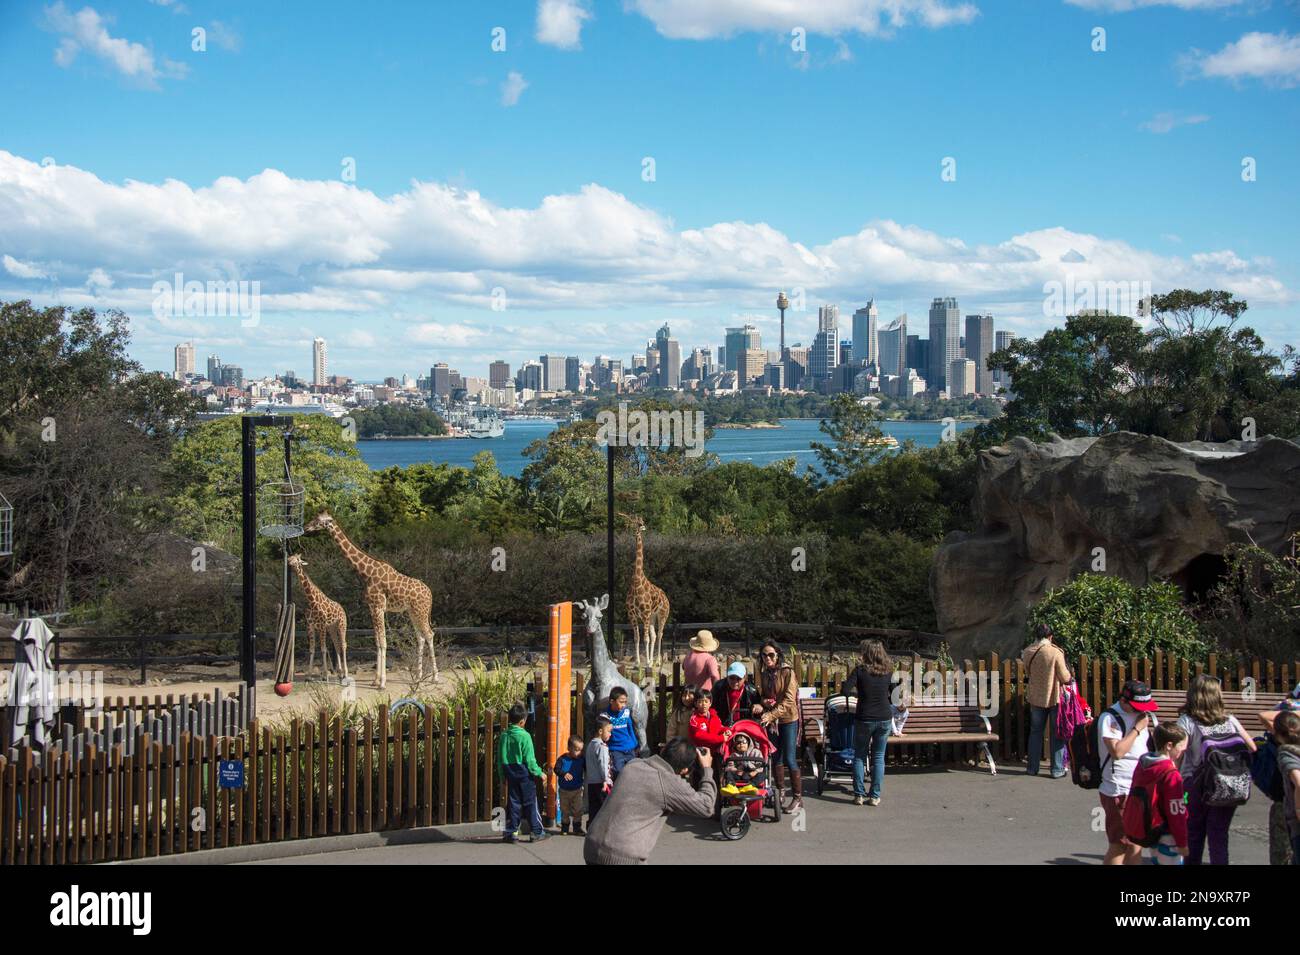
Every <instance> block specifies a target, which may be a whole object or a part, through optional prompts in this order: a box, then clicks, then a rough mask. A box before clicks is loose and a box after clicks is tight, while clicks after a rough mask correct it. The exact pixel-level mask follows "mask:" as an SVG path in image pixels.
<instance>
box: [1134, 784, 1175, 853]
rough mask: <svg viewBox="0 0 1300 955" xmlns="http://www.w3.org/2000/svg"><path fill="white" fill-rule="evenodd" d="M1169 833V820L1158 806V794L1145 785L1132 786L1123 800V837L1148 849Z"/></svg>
mask: <svg viewBox="0 0 1300 955" xmlns="http://www.w3.org/2000/svg"><path fill="white" fill-rule="evenodd" d="M1168 834H1169V821H1168V820H1167V819H1166V818H1165V816H1164V812H1163V811H1162V807H1161V806H1160V797H1159V794H1158V793H1156V792H1154V791H1153V790H1152V789H1149V788H1147V785H1145V784H1144V785H1141V786H1136V785H1135V786H1134V787H1133V788H1132V789H1130V790H1129V794H1128V799H1127V800H1125V802H1124V838H1126V839H1128V841H1129V842H1132V843H1134V844H1135V845H1139V846H1142V847H1143V848H1144V849H1149V848H1151V847H1152V846H1155V845H1158V844H1159V842H1160V837H1161V836H1166V835H1168Z"/></svg>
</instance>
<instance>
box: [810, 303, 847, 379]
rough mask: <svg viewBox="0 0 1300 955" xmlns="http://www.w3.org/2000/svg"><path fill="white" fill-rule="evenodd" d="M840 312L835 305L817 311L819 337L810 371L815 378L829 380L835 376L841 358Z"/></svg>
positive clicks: (813, 350)
mask: <svg viewBox="0 0 1300 955" xmlns="http://www.w3.org/2000/svg"><path fill="white" fill-rule="evenodd" d="M839 321H840V310H839V307H838V306H835V305H823V306H822V307H821V308H819V309H817V337H816V338H814V339H813V344H812V354H811V356H810V358H809V360H810V361H811V363H812V367H811V368H810V369H809V371H810V372H811V374H812V376H813V378H815V379H827V378H830V377H831V376H833V375H834V374H835V369H836V368H837V367H838V366H839V358H840V328H839Z"/></svg>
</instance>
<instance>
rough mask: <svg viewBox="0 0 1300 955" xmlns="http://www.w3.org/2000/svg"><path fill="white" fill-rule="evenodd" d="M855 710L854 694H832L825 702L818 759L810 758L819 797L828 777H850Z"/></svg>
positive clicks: (851, 772) (855, 700)
mask: <svg viewBox="0 0 1300 955" xmlns="http://www.w3.org/2000/svg"><path fill="white" fill-rule="evenodd" d="M857 709H858V700H857V697H852V696H842V695H841V696H832V697H831V698H830V699H828V700H827V701H826V729H825V736H824V738H823V740H822V752H821V760H820V762H818V761H816V760H814V761H813V769H814V771H815V772H816V773H817V795H819V796H820V795H821V794H822V793H823V792H825V791H826V782H827V780H828V779H829V778H830V777H831V776H837V777H841V778H842V777H845V776H847V777H848V778H850V779H852V778H853V724H854V719H855V714H856V713H857Z"/></svg>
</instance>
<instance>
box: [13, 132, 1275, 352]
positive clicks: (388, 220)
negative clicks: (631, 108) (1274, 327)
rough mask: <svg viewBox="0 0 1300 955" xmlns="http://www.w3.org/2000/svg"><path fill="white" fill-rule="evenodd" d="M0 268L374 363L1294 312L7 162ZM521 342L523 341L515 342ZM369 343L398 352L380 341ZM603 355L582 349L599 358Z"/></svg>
mask: <svg viewBox="0 0 1300 955" xmlns="http://www.w3.org/2000/svg"><path fill="white" fill-rule="evenodd" d="M1153 238H1155V237H1154V236H1153ZM0 249H11V250H14V251H18V250H21V256H22V259H21V261H20V260H19V259H18V258H15V257H14V256H13V255H6V256H4V257H3V258H2V259H0V262H3V265H4V268H5V271H6V272H7V273H8V275H9V276H11V277H12V282H11V284H16V285H19V286H20V287H21V284H22V281H23V280H32V279H37V278H39V277H41V276H46V275H60V274H62V275H76V276H86V275H88V274H91V273H95V275H96V281H95V282H94V283H91V284H74V285H63V286H62V287H58V288H55V289H52V290H48V289H47V290H43V292H44V293H45V294H49V295H54V296H57V300H59V301H62V302H63V303H65V304H76V303H79V302H82V303H87V304H94V305H95V306H96V307H116V308H121V309H123V310H124V311H126V312H128V314H133V315H136V316H137V317H139V318H140V319H141V320H142V322H143V323H146V324H147V323H148V322H149V321H150V317H149V316H150V303H151V302H152V300H153V295H152V293H151V287H152V285H153V282H154V281H156V280H161V281H166V282H168V283H172V282H173V276H174V274H175V273H176V272H182V273H183V275H184V280H185V281H190V280H198V281H209V280H216V279H220V280H229V279H242V280H251V281H258V282H260V287H261V313H262V321H263V324H264V326H265V327H267V328H271V327H273V326H274V325H275V324H276V322H277V321H279V322H283V321H284V320H285V318H286V317H287V316H291V315H296V316H312V315H317V316H331V315H332V316H335V318H333V319H331V320H332V321H338V322H342V321H346V322H347V323H348V324H349V326H351V325H357V326H360V327H362V328H364V329H365V330H366V331H370V332H372V333H376V339H377V341H378V344H377V345H376V346H375V350H376V351H377V352H383V353H385V354H391V353H392V352H393V345H392V342H393V341H394V340H397V341H401V340H406V341H408V342H409V343H411V344H414V345H421V344H427V345H431V346H438V345H447V346H452V345H455V346H457V347H464V346H476V347H485V348H486V347H500V346H499V345H498V344H496V343H500V342H508V343H509V344H510V346H511V347H520V346H519V343H520V342H523V341H525V340H526V338H527V337H531V338H533V339H537V340H543V341H544V340H546V339H547V337H548V336H549V337H550V340H551V341H552V343H553V345H554V347H560V346H561V345H562V344H563V343H565V342H570V341H571V340H572V339H573V336H575V335H576V334H577V333H576V331H575V329H577V328H578V327H579V326H580V325H583V324H584V323H602V322H608V323H609V324H608V335H609V336H610V339H615V340H617V341H618V343H619V344H620V346H621V344H622V338H623V337H624V336H626V335H627V334H628V333H627V331H626V328H625V327H624V324H623V323H621V322H620V321H617V320H614V319H613V318H612V317H610V316H611V313H612V314H617V313H618V312H620V311H621V310H625V309H654V310H656V311H657V310H659V309H664V310H668V314H667V315H665V317H670V316H673V315H678V314H680V315H683V316H688V315H690V314H691V309H693V308H698V309H700V310H702V311H703V312H707V313H710V314H713V315H718V316H725V315H727V314H729V313H731V312H733V311H734V312H742V313H743V312H749V311H756V310H760V309H764V308H766V307H767V305H768V303H769V300H770V299H771V298H772V297H773V296H774V294H775V289H777V288H785V289H787V290H788V289H791V288H794V287H801V288H804V289H806V290H807V296H808V302H809V304H810V306H811V305H814V304H815V303H817V302H822V301H830V302H841V303H849V302H854V301H857V300H858V299H860V298H861V297H862V296H863V295H864V294H866V293H868V292H870V293H871V294H874V295H876V297H877V298H878V299H880V300H884V301H890V302H904V303H906V302H918V303H924V302H928V301H929V299H930V298H931V297H933V296H934V295H936V294H943V295H956V296H958V297H959V298H960V299H961V300H962V301H963V303H964V304H968V305H970V306H972V307H974V306H975V305H977V304H982V305H984V306H985V307H988V305H989V303H1018V305H1017V308H1018V311H1013V309H1012V308H1011V306H1008V307H1006V308H1005V309H1004V311H1005V312H1006V313H1007V314H1024V315H1034V314H1039V315H1041V304H1042V300H1043V285H1044V283H1046V282H1049V281H1061V282H1064V281H1065V280H1066V279H1067V276H1068V277H1072V278H1073V280H1074V281H1075V282H1076V283H1078V282H1081V281H1096V282H1119V281H1125V282H1127V281H1143V282H1150V283H1151V285H1152V287H1153V289H1154V290H1156V291H1165V290H1168V289H1171V288H1223V289H1227V290H1230V291H1233V292H1235V293H1237V294H1239V295H1241V296H1242V297H1244V298H1246V299H1248V300H1249V301H1250V303H1251V305H1252V306H1255V307H1257V308H1268V307H1270V306H1280V305H1289V304H1293V303H1294V301H1295V295H1294V293H1293V292H1292V290H1290V289H1289V288H1287V287H1286V285H1284V284H1283V282H1282V281H1281V280H1280V279H1279V278H1277V276H1276V274H1275V272H1276V269H1275V268H1274V266H1273V263H1272V262H1271V261H1269V260H1267V259H1262V258H1247V257H1244V256H1242V255H1240V254H1238V252H1237V251H1235V250H1233V249H1231V248H1217V249H1216V248H1209V249H1206V248H1201V249H1195V248H1192V249H1189V250H1188V252H1187V254H1185V255H1180V256H1171V255H1165V254H1161V253H1157V252H1155V251H1151V250H1149V249H1144V248H1142V247H1139V246H1135V245H1132V244H1130V243H1128V242H1125V241H1122V240H1119V239H1116V238H1111V237H1105V236H1099V235H1095V234H1090V233H1085V232H1078V231H1074V230H1071V229H1068V228H1066V227H1063V226H1057V227H1054V228H1047V229H1036V230H1034V231H1030V232H1024V233H1021V234H1018V235H1011V236H1008V237H1006V238H1004V239H1002V240H1001V241H997V242H993V243H988V244H971V243H968V242H966V241H965V240H963V239H962V238H961V237H959V236H954V235H950V234H944V233H941V232H937V231H934V230H931V229H927V228H924V227H922V226H919V225H915V224H905V223H899V222H895V221H892V220H890V219H883V218H882V219H876V220H873V221H870V222H868V223H866V224H865V225H864V226H862V227H861V228H860V229H858V230H856V231H854V232H851V233H849V234H846V235H841V236H839V237H836V238H833V239H831V240H830V241H828V242H825V243H822V244H807V243H803V242H800V241H799V240H798V238H797V237H794V236H789V235H787V234H785V233H784V232H781V231H780V230H778V229H776V228H774V227H773V226H771V225H769V224H767V223H765V222H746V221H739V220H737V221H729V222H717V223H714V224H712V225H708V226H705V227H703V228H692V229H681V228H678V227H676V226H675V225H674V223H673V221H672V220H671V219H669V218H668V217H666V216H664V215H662V214H661V213H659V212H656V211H655V210H653V209H650V208H647V207H645V206H642V205H639V204H637V203H636V202H633V201H632V200H630V199H629V198H628V197H626V196H624V195H621V194H619V193H617V192H614V191H612V190H610V189H607V188H605V187H603V186H600V185H596V184H589V185H586V186H584V187H582V188H581V189H579V190H577V191H576V192H571V193H564V194H559V195H549V196H545V197H544V198H542V199H541V200H540V202H538V203H537V204H536V205H534V206H530V207H523V206H507V205H501V204H498V203H495V202H493V201H491V200H490V199H488V198H486V197H485V196H483V195H481V194H480V193H478V192H475V191H472V190H465V189H459V188H455V187H453V186H449V185H446V184H444V183H436V182H420V181H416V182H413V183H412V184H411V185H410V186H409V187H408V188H407V189H405V190H404V191H402V192H398V193H395V194H392V195H386V196H380V195H376V194H375V193H372V192H369V191H366V190H364V189H359V188H356V187H354V186H346V185H344V184H343V183H340V182H335V181H320V180H304V179H294V178H291V177H289V176H286V175H285V174H284V173H282V172H279V171H276V170H266V171H264V172H261V173H258V174H257V175H255V176H252V177H250V178H248V179H236V178H233V177H223V178H221V179H218V180H216V181H215V182H213V183H211V184H210V185H204V186H197V187H196V186H191V185H189V184H187V183H184V182H179V181H176V180H167V181H165V182H162V183H144V182H139V181H134V180H128V181H126V182H125V183H120V184H119V183H113V182H107V181H104V180H102V179H100V178H99V177H97V176H95V175H94V174H92V173H90V172H87V171H85V170H82V169H79V168H77V167H75V166H69V165H59V166H54V167H49V168H42V167H41V166H40V165H39V164H37V163H35V162H32V161H30V160H28V159H24V158H21V157H18V156H14V155H12V154H10V153H7V152H4V151H0ZM95 270H98V272H96V271H95ZM47 284H48V283H47ZM495 288H501V289H503V290H504V291H505V295H506V303H507V306H508V307H507V309H506V310H505V311H504V312H495V311H493V310H492V304H493V297H492V291H493V289H495ZM32 294H33V292H32V291H31V290H30V289H29V290H27V291H26V292H25V293H24V294H23V295H22V296H21V297H27V296H29V295H32ZM907 307H908V306H907V305H903V306H902V308H907ZM431 310H433V311H431ZM444 310H445V312H444ZM900 310H901V309H900ZM467 315H473V316H482V317H481V318H467V317H466V316H467ZM550 315H553V316H555V317H554V318H553V319H552V318H549V317H546V316H550ZM671 320H672V321H673V322H674V323H678V319H677V318H672V319H671ZM500 323H507V325H506V329H503V328H502V325H501V324H500ZM530 323H533V324H535V325H536V326H537V330H536V331H535V333H534V334H533V335H532V336H527V337H526V336H524V335H522V334H520V333H519V332H518V329H519V328H521V327H526V326H528V325H529V324H530ZM381 324H382V325H384V326H385V327H396V331H392V332H391V334H389V333H387V332H386V333H385V334H383V335H380V334H377V329H378V328H379V327H381ZM681 324H685V322H681ZM507 329H508V330H507ZM216 330H217V331H219V328H217V329H216ZM716 333H717V332H716V329H714V330H713V331H712V332H710V333H709V334H716ZM160 334H161V332H160ZM250 334H251V333H250ZM641 337H642V338H644V335H642V336H641ZM610 339H606V340H604V341H602V340H601V339H600V338H599V337H590V336H588V337H587V338H586V339H585V340H586V341H587V342H588V343H589V344H588V346H587V347H595V348H598V349H602V350H606V349H608V348H610V347H613V344H614V342H613V341H611V340H610ZM704 340H705V341H707V340H708V339H707V338H705V339H704ZM570 347H576V346H575V345H571V346H570ZM398 351H399V352H400V349H399V350H398Z"/></svg>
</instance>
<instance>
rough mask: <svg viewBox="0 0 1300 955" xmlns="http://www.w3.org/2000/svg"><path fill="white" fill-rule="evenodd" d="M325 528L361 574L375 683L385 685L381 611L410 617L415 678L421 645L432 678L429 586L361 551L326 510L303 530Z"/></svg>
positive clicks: (421, 666)
mask: <svg viewBox="0 0 1300 955" xmlns="http://www.w3.org/2000/svg"><path fill="white" fill-rule="evenodd" d="M322 529H323V530H325V531H328V532H329V535H330V536H331V537H333V538H334V543H335V544H337V545H338V547H339V550H341V551H342V552H343V556H344V557H345V558H347V561H348V563H350V564H351V565H352V569H353V570H355V571H356V572H357V576H358V577H360V578H361V584H362V587H363V588H364V591H365V594H364V596H365V601H366V606H367V607H368V608H369V610H370V622H371V626H373V627H374V628H375V646H376V647H377V648H378V651H379V653H378V661H377V662H378V666H377V668H376V671H375V685H376V686H378V687H379V689H381V690H382V689H383V688H384V687H385V686H387V685H388V641H387V638H386V636H385V629H384V615H385V614H386V613H388V612H390V611H391V612H392V613H401V612H403V611H405V612H406V615H407V616H408V617H409V618H410V619H411V623H412V624H413V625H414V627H415V635H416V640H417V651H416V666H415V678H416V679H417V680H422V679H423V678H424V648H425V645H426V644H427V645H428V647H429V660H430V662H431V663H432V664H433V676H434V679H437V677H438V658H437V656H435V654H434V649H433V626H432V625H431V624H430V622H429V617H430V614H431V613H432V612H433V594H432V593H431V592H430V590H429V588H428V587H427V586H425V585H424V584H423V583H421V582H420V581H418V580H416V579H415V578H414V577H407V576H406V575H405V574H399V573H398V572H397V571H396V570H394V569H393V567H392V565H391V564H386V563H384V562H383V561H382V560H377V559H376V558H374V557H371V556H370V555H369V554H367V553H366V552H365V551H363V550H362V549H361V548H360V547H358V546H357V545H356V544H354V543H352V541H350V540H348V536H347V535H346V534H344V533H343V528H341V527H339V524H338V521H336V520H335V519H334V518H333V517H332V516H331V515H330V513H329V512H328V511H321V512H320V513H319V514H317V515H316V517H315V518H314V519H313V520H312V522H311V523H310V524H308V525H307V527H306V528H305V530H306V531H307V532H308V533H311V532H312V531H318V530H322Z"/></svg>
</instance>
